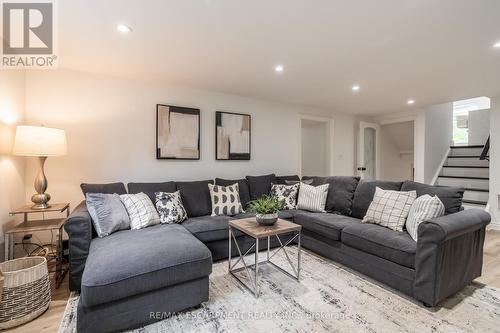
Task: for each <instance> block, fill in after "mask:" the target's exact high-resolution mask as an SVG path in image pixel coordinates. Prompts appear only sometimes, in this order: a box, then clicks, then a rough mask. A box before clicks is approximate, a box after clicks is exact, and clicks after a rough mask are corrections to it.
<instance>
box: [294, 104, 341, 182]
mask: <svg viewBox="0 0 500 333" xmlns="http://www.w3.org/2000/svg"><path fill="white" fill-rule="evenodd" d="M302 120H314V121H318V122H323V123H326V124H327V126H328V137H329V138H328V153H329V163H328V164H329V169H330V170H329V174H330V176H333V175H334V161H335V154H334V131H335V119H333V118H329V117H321V116H315V115H309V114H302V113H299V116H298V122H297V124H298V131H297V133H298V135H297V137H298V142H297V147H298V151H299V154H298V158H297V159H298V161H297V162H298V163H297V174H298V175H299V177H300V178H302Z"/></svg>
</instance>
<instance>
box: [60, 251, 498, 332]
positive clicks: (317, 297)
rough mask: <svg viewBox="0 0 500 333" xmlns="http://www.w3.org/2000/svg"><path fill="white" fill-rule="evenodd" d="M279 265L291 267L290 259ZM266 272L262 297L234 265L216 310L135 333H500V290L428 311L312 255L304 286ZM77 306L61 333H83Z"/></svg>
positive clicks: (217, 292)
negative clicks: (243, 282) (255, 294)
mask: <svg viewBox="0 0 500 333" xmlns="http://www.w3.org/2000/svg"><path fill="white" fill-rule="evenodd" d="M287 249H288V250H289V252H290V253H294V254H295V253H296V251H297V249H296V247H288V248H287ZM261 257H262V258H264V254H262V255H261ZM292 259H294V258H293V257H292ZM273 260H274V261H275V262H277V263H279V264H280V265H282V267H286V266H285V265H286V264H287V263H286V260H285V257H284V255H283V253H282V252H280V253H279V254H277V255H276V256H275V257H274V258H273ZM250 261H251V259H250ZM260 267H262V270H261V268H260ZM259 270H261V271H262V274H260V276H261V296H260V297H259V298H254V297H253V295H252V294H251V293H250V292H249V291H248V290H246V289H245V288H243V287H242V286H241V285H240V284H239V283H238V282H237V281H236V280H235V278H234V277H232V276H231V275H229V274H228V273H227V261H222V262H218V263H216V264H214V266H213V272H212V274H211V275H210V300H209V301H208V302H206V303H204V304H203V305H202V306H201V307H200V308H198V309H193V310H191V311H185V312H182V313H179V314H177V315H175V316H172V317H170V318H167V319H164V320H162V321H159V322H157V323H154V324H151V325H148V326H145V327H143V328H140V329H137V330H134V331H132V332H134V333H150V332H176V333H177V332H200V333H201V332H267V333H271V332H396V331H397V332H419V333H421V332H500V289H498V288H493V287H488V286H484V285H480V284H477V283H473V284H472V285H470V286H468V287H466V288H465V289H463V290H462V291H461V292H459V293H457V294H456V295H454V296H452V297H450V298H449V299H447V300H446V301H444V302H443V303H442V304H440V306H439V307H436V308H433V309H427V308H425V307H423V306H422V305H421V304H420V303H418V302H416V301H413V300H411V299H409V298H408V297H406V296H404V295H401V294H400V293H398V292H396V291H394V290H392V289H389V288H388V287H385V286H381V285H380V284H379V283H377V282H375V281H373V280H371V279H369V278H367V277H365V276H362V275H360V274H359V273H355V272H353V271H351V270H349V269H347V268H345V267H343V266H341V265H338V264H336V263H334V262H333V261H331V260H328V259H325V258H323V257H320V256H317V255H316V254H314V253H312V252H309V251H307V250H303V252H302V271H301V281H300V283H299V282H297V281H295V280H293V279H292V278H290V277H288V276H286V275H284V274H283V273H282V272H280V271H278V270H276V269H275V268H273V267H272V266H271V265H262V266H259ZM77 303H78V295H72V296H71V297H70V299H69V301H68V305H67V306H66V310H65V313H64V315H63V320H62V322H61V325H60V328H59V332H64V333H68V332H76V306H77Z"/></svg>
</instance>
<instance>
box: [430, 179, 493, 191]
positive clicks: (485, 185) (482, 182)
mask: <svg viewBox="0 0 500 333" xmlns="http://www.w3.org/2000/svg"><path fill="white" fill-rule="evenodd" d="M437 185H442V186H455V187H463V188H475V189H481V190H488V189H489V186H490V181H489V179H488V178H486V179H484V178H478V177H450V176H448V177H447V176H444V177H443V176H439V177H438V179H437Z"/></svg>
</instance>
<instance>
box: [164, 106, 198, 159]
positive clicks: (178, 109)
mask: <svg viewBox="0 0 500 333" xmlns="http://www.w3.org/2000/svg"><path fill="white" fill-rule="evenodd" d="M160 107H167V108H168V109H169V112H176V113H182V114H191V115H196V116H197V117H198V140H197V141H198V147H197V149H198V156H197V157H175V156H162V154H161V149H160V146H159V141H160V140H159V137H160V135H159V134H160V133H159V126H158V120H159V116H160ZM200 141H201V116H200V109H197V108H191V107H184V106H178V105H169V104H156V159H157V160H191V161H193V160H195V161H198V160H200V159H201V149H200Z"/></svg>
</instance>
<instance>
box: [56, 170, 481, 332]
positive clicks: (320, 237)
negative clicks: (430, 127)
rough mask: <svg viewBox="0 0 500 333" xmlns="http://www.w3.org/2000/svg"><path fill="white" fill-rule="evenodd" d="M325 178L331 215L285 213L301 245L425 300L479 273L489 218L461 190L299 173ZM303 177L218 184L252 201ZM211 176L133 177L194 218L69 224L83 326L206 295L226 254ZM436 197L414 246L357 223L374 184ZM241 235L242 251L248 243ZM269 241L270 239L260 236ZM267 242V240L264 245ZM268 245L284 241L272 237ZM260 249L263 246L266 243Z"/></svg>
mask: <svg viewBox="0 0 500 333" xmlns="http://www.w3.org/2000/svg"><path fill="white" fill-rule="evenodd" d="M303 179H312V184H313V185H319V184H324V183H329V184H330V186H329V193H328V198H327V204H326V209H327V211H328V212H327V213H312V212H307V211H301V210H285V211H281V212H280V217H281V218H283V219H287V220H290V221H294V222H295V223H298V224H301V225H302V227H303V233H302V235H303V236H302V245H303V247H305V248H307V249H309V250H311V251H313V252H316V253H318V254H320V255H323V256H325V257H327V258H330V259H333V260H335V261H337V262H339V263H341V264H343V265H345V266H348V267H350V268H352V269H354V270H356V271H359V272H361V273H363V274H366V275H367V276H370V277H372V278H374V279H376V280H378V281H381V282H383V283H385V284H386V285H388V286H390V287H392V288H394V289H396V290H399V291H402V292H403V293H405V294H407V295H409V296H411V297H413V298H415V299H416V300H419V301H421V302H423V303H424V305H426V306H434V305H437V304H438V303H439V302H440V301H442V300H443V299H445V298H446V297H448V296H450V295H452V294H453V293H455V292H457V291H459V290H460V289H461V288H463V287H464V286H466V285H467V284H469V283H470V282H471V281H472V280H473V279H475V278H477V277H479V276H480V275H481V268H482V259H483V243H484V236H485V228H486V225H487V224H488V223H489V222H490V216H489V214H488V213H486V212H485V211H482V210H479V209H470V210H463V209H462V196H463V190H462V189H459V188H449V187H435V186H429V185H425V184H419V183H415V182H410V181H406V182H382V181H363V180H361V181H360V180H359V178H356V177H303ZM285 180H299V178H298V177H297V176H286V177H279V176H275V175H273V174H271V175H266V176H258V177H246V178H245V179H239V180H224V179H220V178H217V179H215V183H216V184H219V185H228V184H233V183H235V182H238V183H239V185H240V186H239V187H240V197H241V200H242V202H243V204H244V206H246V205H247V204H248V202H249V201H250V200H253V199H255V198H257V197H259V196H261V195H263V194H266V193H268V192H269V190H270V187H271V183H281V184H282V183H284V182H285ZM210 182H212V181H197V182H164V183H129V184H128V192H129V193H139V192H144V193H146V194H148V196H150V198H151V199H152V200H154V193H155V192H158V191H165V192H173V191H176V190H179V191H180V192H181V196H182V200H183V204H184V206H185V208H186V210H187V213H188V216H189V218H188V219H187V220H186V221H184V222H183V223H182V224H180V225H156V226H154V227H148V228H145V229H140V230H123V231H119V232H115V233H113V234H111V235H110V236H108V237H105V238H97V237H96V234H95V231H94V230H93V226H92V221H91V218H90V215H89V213H88V211H87V209H86V205H85V202H82V203H81V204H80V205H79V206H78V207H77V208H76V209H75V210H74V211H73V213H72V214H71V215H70V217H69V218H68V220H67V221H66V224H65V230H66V231H67V233H68V235H69V251H70V259H69V265H70V289H71V290H78V291H80V302H79V304H78V319H77V326H78V331H79V332H108V331H117V330H123V329H127V328H133V327H138V326H141V325H145V324H148V323H150V322H152V321H155V320H157V319H155V318H154V317H152V316H150V313H151V312H175V311H180V310H183V309H187V308H190V307H194V306H197V305H199V304H201V303H202V302H204V301H207V300H208V297H209V290H208V276H209V275H210V273H211V265H212V262H213V261H216V260H221V259H226V258H227V257H228V222H229V221H230V219H235V218H241V217H246V216H249V215H250V214H248V213H244V214H240V215H237V216H234V217H227V216H217V217H212V216H210V213H211V203H210V196H209V192H208V186H207V184H208V183H210ZM377 186H378V187H381V188H383V189H392V190H402V191H409V190H416V191H417V194H418V195H423V194H431V195H437V196H438V197H439V198H440V199H441V201H442V202H443V203H444V205H445V209H446V215H445V216H442V217H440V218H436V219H433V220H430V221H427V222H425V223H422V224H421V225H420V227H419V229H418V242H415V241H414V240H413V239H412V238H411V237H410V236H409V234H408V233H406V232H397V231H393V230H391V229H388V228H384V227H382V226H379V225H373V224H364V223H361V219H362V218H363V216H364V215H365V213H366V211H367V209H368V206H369V205H370V203H371V201H372V199H373V195H374V192H375V188H376V187H377ZM82 190H83V192H84V193H86V192H100V193H118V194H122V193H126V192H127V191H126V189H125V186H124V185H123V184H122V183H115V184H105V185H89V184H82ZM237 241H238V243H239V245H240V247H242V248H243V249H247V248H249V246H250V239H248V238H246V237H245V236H243V235H242V234H239V235H237ZM262 243H265V242H262ZM262 245H265V244H262ZM271 246H278V244H277V243H275V242H273V243H272V244H271ZM262 249H263V248H262Z"/></svg>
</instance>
